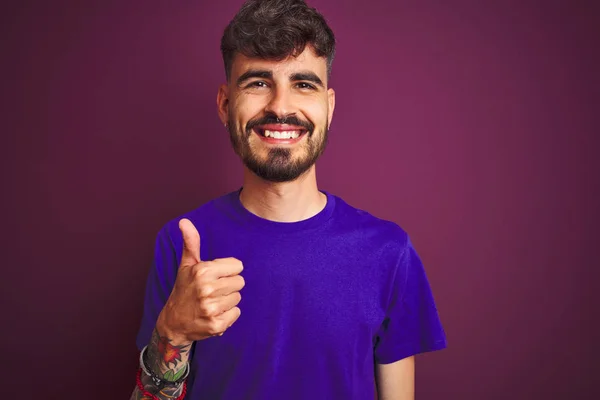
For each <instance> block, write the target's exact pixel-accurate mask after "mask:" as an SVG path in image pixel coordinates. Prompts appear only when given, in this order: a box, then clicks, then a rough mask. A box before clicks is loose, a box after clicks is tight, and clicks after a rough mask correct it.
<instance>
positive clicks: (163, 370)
mask: <svg viewBox="0 0 600 400" xmlns="http://www.w3.org/2000/svg"><path fill="white" fill-rule="evenodd" d="M170 342H171V340H170V339H169V338H167V337H164V336H160V335H159V334H158V331H157V330H156V329H154V332H152V338H151V339H150V344H148V350H146V361H147V365H148V367H149V368H151V369H152V371H154V373H155V374H156V375H158V376H160V377H161V378H163V379H165V380H167V381H176V380H178V379H179V378H181V376H183V374H184V373H185V365H186V363H187V360H188V357H189V351H190V348H191V347H192V346H191V344H190V345H183V346H174V345H172V344H171V343H170ZM142 384H143V385H144V389H145V390H147V391H148V392H150V393H152V394H153V395H155V396H156V397H158V398H159V399H161V400H167V399H174V398H177V397H178V396H179V395H180V394H181V391H182V390H183V385H179V386H175V385H166V386H165V387H163V388H162V389H159V388H158V387H157V386H156V385H154V383H153V382H152V379H151V378H150V377H149V376H147V375H146V374H142ZM131 399H132V400H145V399H148V400H150V399H149V398H148V397H146V396H144V395H143V394H142V393H141V392H140V391H139V389H137V388H136V389H135V391H134V392H133V394H132V397H131Z"/></svg>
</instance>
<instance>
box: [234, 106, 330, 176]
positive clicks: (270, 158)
mask: <svg viewBox="0 0 600 400" xmlns="http://www.w3.org/2000/svg"><path fill="white" fill-rule="evenodd" d="M275 121H277V122H279V123H289V124H292V125H298V126H302V127H304V128H305V129H306V131H307V132H306V134H305V136H306V137H305V138H304V139H303V141H302V143H299V144H298V145H297V146H295V148H294V149H292V148H289V147H273V148H270V149H269V150H268V154H267V157H266V159H261V158H260V157H259V155H258V154H257V153H256V151H254V150H253V149H252V147H251V146H250V137H251V135H253V134H254V133H253V132H252V128H254V127H255V126H257V125H265V124H269V123H273V122H275ZM236 129H237V128H236V125H235V124H234V123H233V121H232V120H230V121H229V122H228V124H227V130H228V131H229V139H230V141H231V145H232V146H233V150H234V151H235V153H236V154H237V155H238V156H239V157H240V158H241V159H242V162H243V163H244V165H245V166H246V167H247V168H248V169H250V171H252V172H254V174H256V175H257V176H258V177H260V178H262V179H264V180H266V181H269V182H291V181H294V180H296V179H298V178H299V177H300V176H301V175H302V174H304V173H305V172H307V171H308V170H309V169H310V168H311V167H312V166H313V165H314V164H315V163H316V162H317V160H318V159H319V157H320V156H321V154H323V152H324V151H325V147H326V146H327V137H328V129H327V126H324V127H323V129H322V132H320V135H316V136H315V135H314V132H315V127H314V125H313V124H312V123H310V122H307V121H302V120H299V119H297V118H296V117H289V118H286V119H283V120H280V119H276V118H275V117H273V116H270V115H268V116H266V117H262V118H260V119H256V120H250V121H248V123H247V124H246V129H244V130H243V131H241V130H240V132H236ZM294 153H301V154H302V155H301V156H296V157H294Z"/></svg>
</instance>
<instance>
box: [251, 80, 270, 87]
mask: <svg viewBox="0 0 600 400" xmlns="http://www.w3.org/2000/svg"><path fill="white" fill-rule="evenodd" d="M246 87H247V88H263V87H268V85H267V83H266V82H265V81H254V82H250V83H249V84H248V86H246Z"/></svg>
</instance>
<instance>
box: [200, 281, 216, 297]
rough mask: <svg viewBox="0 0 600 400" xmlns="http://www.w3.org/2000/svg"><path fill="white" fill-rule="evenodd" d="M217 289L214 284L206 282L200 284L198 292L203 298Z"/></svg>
mask: <svg viewBox="0 0 600 400" xmlns="http://www.w3.org/2000/svg"><path fill="white" fill-rule="evenodd" d="M214 291H215V288H214V287H213V286H212V285H209V284H204V285H201V286H200V289H198V294H199V295H200V297H201V298H206V297H210V296H211V295H212V294H213V293H214Z"/></svg>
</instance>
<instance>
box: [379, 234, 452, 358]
mask: <svg viewBox="0 0 600 400" xmlns="http://www.w3.org/2000/svg"><path fill="white" fill-rule="evenodd" d="M445 347H446V335H445V333H444V329H443V327H442V324H441V321H440V318H439V315H438V312H437V308H436V306H435V302H434V299H433V295H432V292H431V287H430V285H429V282H428V280H427V276H426V274H425V269H424V268H423V264H422V262H421V259H420V258H419V256H418V255H417V252H416V251H415V249H414V248H413V246H412V244H411V243H410V240H407V244H406V247H405V248H404V249H403V250H402V252H401V255H400V257H399V258H398V261H397V263H396V271H395V276H394V278H393V280H392V289H391V296H390V302H389V306H388V309H387V312H386V316H385V319H384V321H383V323H382V324H381V327H380V329H379V331H378V334H377V336H376V338H375V348H374V352H375V361H376V362H377V363H379V364H389V363H392V362H395V361H398V360H401V359H403V358H406V357H410V356H413V355H415V354H419V353H424V352H428V351H434V350H440V349H443V348H445Z"/></svg>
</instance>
